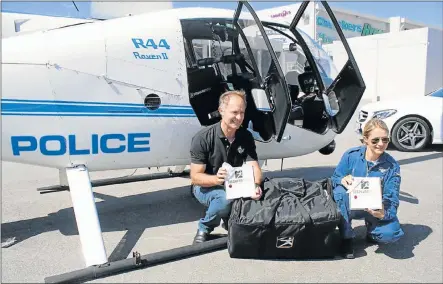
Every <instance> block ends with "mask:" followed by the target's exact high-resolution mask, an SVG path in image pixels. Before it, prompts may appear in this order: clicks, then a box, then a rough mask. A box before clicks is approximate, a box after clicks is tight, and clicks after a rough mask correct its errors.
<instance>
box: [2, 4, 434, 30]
mask: <svg viewBox="0 0 443 284" xmlns="http://www.w3.org/2000/svg"><path fill="white" fill-rule="evenodd" d="M250 3H251V5H252V6H253V7H254V10H262V9H267V8H272V7H279V6H284V5H290V4H292V3H296V1H289V2H271V1H269V2H262V1H260V2H257V1H250ZM328 3H329V5H330V6H331V7H332V8H334V7H336V8H343V9H346V10H350V11H353V12H358V13H361V14H367V15H372V16H376V17H380V18H389V17H394V16H401V17H404V18H406V19H408V20H411V21H415V22H419V23H423V24H425V25H430V26H436V27H441V28H443V2H441V1H433V2H423V1H420V2H419V1H417V2H412V1H410V2H407V1H393V2H380V1H374V2H363V1H355V2H354V1H342V2H332V1H328ZM1 4H2V11H7V12H19V13H29V14H39V15H48V16H64V17H75V18H89V17H91V15H90V3H89V2H80V1H76V2H75V4H76V5H77V8H78V9H79V11H77V10H76V8H75V6H74V4H73V3H72V1H66V2H54V1H51V2H38V1H36V2H18V1H14V2H5V1H4V0H3V1H2V2H1ZM235 5H236V4H235V3H234V2H217V1H209V0H207V1H202V2H184V1H180V2H173V6H174V7H177V8H180V7H213V8H227V9H234V7H235Z"/></svg>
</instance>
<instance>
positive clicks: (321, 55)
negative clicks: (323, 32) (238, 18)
mask: <svg viewBox="0 0 443 284" xmlns="http://www.w3.org/2000/svg"><path fill="white" fill-rule="evenodd" d="M264 25H265V26H266V27H269V28H273V30H271V32H270V33H269V34H268V36H269V39H278V40H280V41H281V42H283V47H284V50H285V52H290V51H289V44H290V43H293V42H295V39H293V38H292V32H291V31H290V30H289V28H286V27H283V26H282V25H273V24H272V23H269V22H266V24H264ZM274 29H275V30H274ZM296 29H297V32H298V33H299V34H300V35H301V36H302V37H303V40H304V41H305V42H306V45H307V47H308V48H309V51H310V52H311V53H312V56H313V57H314V61H315V63H316V65H317V67H318V70H319V72H320V75H321V78H322V81H323V83H324V85H325V89H327V88H328V87H329V86H330V85H331V84H332V82H333V81H334V79H335V78H336V77H337V76H338V71H337V68H336V67H335V65H334V62H333V61H332V59H331V57H330V56H329V55H328V54H327V53H326V51H325V50H324V49H323V48H322V47H321V46H320V45H319V44H318V43H317V42H315V41H314V40H313V39H312V38H311V37H310V36H308V35H307V34H306V33H305V32H304V31H302V30H301V29H299V28H296ZM269 30H270V29H269ZM276 30H278V31H280V32H278V31H276ZM297 44H298V43H297ZM294 52H295V53H299V54H303V51H302V50H297V51H293V52H291V53H294ZM303 59H304V60H306V58H305V57H304V54H303ZM300 64H304V62H303V63H301V62H297V65H298V66H300ZM298 69H299V70H300V68H298Z"/></svg>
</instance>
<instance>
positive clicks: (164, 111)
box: [2, 99, 195, 117]
mask: <svg viewBox="0 0 443 284" xmlns="http://www.w3.org/2000/svg"><path fill="white" fill-rule="evenodd" d="M2 115H21V116H45V115H47V116H113V117H115V116H124V117H148V116H149V117H151V116H152V117H195V113H194V111H193V109H192V107H191V106H180V105H161V106H160V108H158V109H156V110H149V109H148V108H146V107H145V106H144V105H143V104H128V103H122V104H120V103H101V102H69V101H43V100H15V99H14V100H12V99H2Z"/></svg>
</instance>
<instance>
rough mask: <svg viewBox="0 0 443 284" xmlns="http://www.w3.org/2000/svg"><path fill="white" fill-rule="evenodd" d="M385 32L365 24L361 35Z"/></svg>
mask: <svg viewBox="0 0 443 284" xmlns="http://www.w3.org/2000/svg"><path fill="white" fill-rule="evenodd" d="M381 33H384V30H381V29H376V28H373V27H372V26H371V25H370V24H364V25H363V29H362V31H361V36H367V35H375V34H381Z"/></svg>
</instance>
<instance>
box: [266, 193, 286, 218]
mask: <svg viewBox="0 0 443 284" xmlns="http://www.w3.org/2000/svg"><path fill="white" fill-rule="evenodd" d="M283 197H285V195H284V194H282V195H281V196H280V197H279V198H278V200H277V201H275V204H274V206H273V207H272V209H271V212H272V214H271V218H269V219H266V218H265V220H264V221H263V223H264V224H265V226H269V224H270V223H271V222H273V221H274V219H275V213H277V209H278V206H279V205H280V202H281V200H282V199H283Z"/></svg>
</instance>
